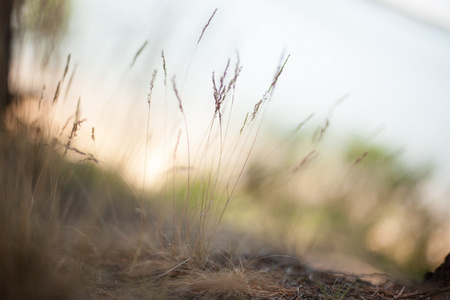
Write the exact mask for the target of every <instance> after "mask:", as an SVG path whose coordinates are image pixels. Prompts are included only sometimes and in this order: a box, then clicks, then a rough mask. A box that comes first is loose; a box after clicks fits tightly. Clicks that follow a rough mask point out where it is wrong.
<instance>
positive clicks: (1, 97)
mask: <svg viewBox="0 0 450 300" xmlns="http://www.w3.org/2000/svg"><path fill="white" fill-rule="evenodd" d="M13 2H14V0H1V1H0V118H3V114H4V112H5V108H6V107H7V106H8V105H9V104H10V103H11V95H10V93H9V92H10V91H9V84H8V77H9V66H10V59H11V41H12V28H11V15H12V11H13Z"/></svg>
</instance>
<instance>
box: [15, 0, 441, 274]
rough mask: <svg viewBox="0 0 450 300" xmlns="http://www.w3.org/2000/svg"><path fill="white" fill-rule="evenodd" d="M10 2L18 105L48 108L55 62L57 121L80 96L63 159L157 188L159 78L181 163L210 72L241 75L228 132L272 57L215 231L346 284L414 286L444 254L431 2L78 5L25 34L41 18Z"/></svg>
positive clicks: (167, 127)
mask: <svg viewBox="0 0 450 300" xmlns="http://www.w3.org/2000/svg"><path fill="white" fill-rule="evenodd" d="M25 3H26V4H25V5H26V6H25V8H26V9H25V13H27V14H28V16H27V18H26V20H29V24H25V25H24V26H25V27H27V26H28V27H27V30H25V31H24V33H23V34H22V35H20V38H17V39H16V46H17V47H16V49H17V50H16V52H15V53H14V55H15V56H14V59H15V60H14V64H13V67H12V70H13V71H12V73H13V75H12V76H13V78H14V80H13V82H14V86H15V89H16V90H19V91H21V93H24V94H27V97H28V98H29V99H30V101H29V103H28V102H27V103H28V104H27V105H30V107H32V106H33V105H34V106H36V105H37V102H38V100H39V98H40V95H41V94H43V95H44V99H48V101H51V99H52V98H53V95H54V91H55V90H56V86H57V83H58V81H59V80H60V78H61V75H62V73H63V71H64V65H65V63H66V60H67V56H68V54H70V55H71V56H70V60H71V62H70V69H69V73H68V74H69V75H67V76H68V78H70V80H68V79H67V80H66V88H65V90H64V93H63V94H61V96H60V97H61V99H62V100H61V101H59V102H58V107H57V113H56V114H55V118H56V119H57V122H56V123H58V124H64V123H65V122H66V121H67V118H68V117H69V116H70V115H71V114H73V113H74V112H75V109H76V107H77V104H78V100H80V108H81V115H82V118H86V120H87V121H86V122H85V123H84V124H83V126H84V127H85V130H84V131H83V130H82V131H80V133H79V137H78V138H77V140H76V145H77V147H79V148H80V149H85V150H86V151H90V152H91V153H95V155H96V156H97V157H98V158H99V159H101V160H104V161H105V162H108V163H110V164H112V165H114V166H116V167H117V168H118V169H119V170H120V171H121V172H122V174H123V175H124V176H125V177H126V178H127V180H129V181H130V182H132V183H133V184H135V185H136V186H139V187H141V184H142V178H143V174H144V173H145V178H146V180H144V185H145V186H146V188H148V189H150V190H152V191H155V193H157V191H158V189H160V188H161V186H164V179H165V178H166V177H165V175H164V174H166V172H167V171H168V170H169V169H170V168H171V165H170V162H168V160H169V161H170V158H171V157H173V152H174V147H175V144H177V145H178V144H179V153H180V154H179V155H178V157H179V161H178V163H179V164H180V165H183V164H186V159H185V158H186V153H187V145H186V144H185V143H184V139H185V137H184V135H185V133H186V132H185V128H184V124H183V118H182V116H181V115H180V114H178V113H177V105H178V104H177V99H176V97H175V94H174V92H173V89H172V78H173V77H174V76H175V78H176V82H177V86H178V90H179V93H180V97H181V99H182V100H183V103H184V107H185V113H186V119H187V121H188V127H189V130H188V132H189V135H190V140H191V145H192V156H194V154H197V153H200V151H199V150H196V149H197V148H196V146H195V145H197V144H198V145H201V141H202V140H201V138H202V136H203V134H204V132H205V130H206V129H207V128H208V124H209V122H210V120H211V117H212V115H213V112H214V98H213V88H212V82H211V74H212V72H213V71H215V72H216V78H218V77H220V76H221V75H220V74H222V73H223V70H224V69H225V67H226V65H227V60H228V59H230V61H231V62H230V73H232V71H231V70H232V69H233V68H234V65H235V63H236V62H237V61H238V60H239V62H240V64H241V65H242V66H243V68H242V72H241V74H240V76H239V79H238V82H237V85H236V91H235V99H234V102H233V103H234V104H233V119H232V122H231V125H230V128H231V129H233V130H234V131H235V132H236V134H237V135H239V130H240V128H241V127H242V124H243V122H244V118H245V115H246V113H247V112H252V111H253V107H254V105H255V103H257V102H258V101H259V100H260V99H261V97H262V95H263V94H264V92H265V91H266V90H267V89H268V88H269V86H270V84H271V83H272V81H273V78H274V74H275V73H276V71H277V67H279V66H280V65H281V64H282V63H283V62H284V60H285V59H286V57H287V56H288V55H289V60H288V62H287V63H286V66H285V68H284V69H283V73H282V76H281V77H280V78H279V81H278V83H277V86H276V89H275V91H274V93H273V96H272V97H271V98H270V101H269V102H268V103H267V106H266V108H265V110H264V118H263V119H262V121H261V122H262V123H261V130H260V131H259V133H258V143H257V144H256V145H255V147H254V150H253V153H252V156H251V158H250V159H249V161H248V163H247V165H246V170H245V174H244V176H243V177H242V178H241V181H240V185H239V193H238V194H236V196H235V197H234V198H233V201H232V203H231V204H230V206H229V207H227V211H226V214H225V216H224V218H223V224H225V225H227V226H229V227H232V228H233V229H234V230H246V231H248V232H250V233H251V234H252V236H255V237H257V239H259V240H265V239H267V240H268V241H271V242H274V241H275V242H274V243H276V244H277V245H278V247H280V248H282V249H288V250H287V251H290V252H293V253H295V254H296V255H300V256H302V257H304V258H305V259H306V260H307V261H308V262H310V263H311V264H313V265H314V266H318V267H324V268H330V267H334V268H340V269H343V270H348V271H353V272H366V271H375V270H378V269H382V270H389V271H392V272H400V273H401V272H406V273H408V274H414V276H417V277H420V276H421V274H423V272H424V271H425V270H426V269H429V268H431V267H433V266H436V265H438V264H439V263H440V262H441V261H442V260H443V258H444V256H445V254H446V253H447V252H448V251H449V249H450V231H449V227H448V225H449V224H448V221H447V218H448V212H449V203H448V200H447V199H448V192H449V190H448V188H449V183H450V182H449V178H450V159H449V156H448V153H449V152H450V118H449V117H448V116H449V114H450V98H449V97H450V84H449V82H450V21H449V20H450V5H449V4H448V3H446V1H438V0H435V1H430V0H428V1H420V0H417V1H394V0H389V1H388V0H384V1H357V0H340V1H326V0H303V1H288V0H283V1H277V2H274V1H201V0H198V1H145V0H142V1H138V0H136V1H126V2H124V1H90V0H89V1H88V0H78V1H67V2H66V3H67V5H65V6H63V7H62V8H61V9H60V10H58V11H57V14H56V10H55V12H52V14H49V15H44V16H45V18H46V19H47V21H48V18H52V16H54V18H55V20H58V21H57V22H56V21H55V23H54V26H55V27H56V28H52V27H51V26H50V27H49V28H44V27H42V28H41V27H39V26H36V24H38V25H39V24H46V20H43V19H42V16H40V15H37V14H35V13H34V12H35V11H36V10H34V7H33V1H25ZM49 3H50V4H49V7H51V6H52V5H53V6H54V7H57V6H58V1H53V2H52V1H49ZM216 8H217V12H216V14H215V15H214V18H213V19H212V20H211V23H210V25H209V26H208V28H207V29H206V30H205V33H204V35H203V36H202V39H201V41H200V42H199V43H198V39H199V36H200V33H201V32H202V29H203V28H204V26H205V24H206V23H207V21H208V19H209V18H210V17H211V15H212V13H213V12H214V10H215V9H216ZM50 23H51V22H50ZM41 29H42V30H41ZM49 37H55V39H52V38H49ZM161 51H164V58H165V60H166V69H165V70H164V69H163V59H162V57H161ZM49 53H50V55H49ZM155 69H156V70H157V72H158V75H157V78H156V81H155V87H154V88H153V90H152V102H151V117H150V122H149V123H150V131H149V138H150V141H151V143H150V146H149V147H147V148H148V149H147V150H146V135H147V133H146V124H147V122H148V119H147V114H148V103H147V95H148V93H149V84H150V81H151V78H152V74H153V71H154V70H155ZM165 71H166V72H167V77H165V76H164V72H165ZM165 79H166V81H165ZM68 82H70V84H69V83H68ZM44 86H45V89H43V87H44ZM30 103H31V104H30ZM29 109H33V108H29ZM34 109H35V108H34ZM305 120H307V122H306V123H305V124H304V126H302V127H301V128H300V130H298V131H295V129H296V128H297V126H298V125H299V124H302V122H303V121H305ZM60 126H61V125H60ZM92 127H94V128H95V133H96V138H95V142H94V141H93V140H92V139H91V128H92ZM179 132H182V136H183V137H182V138H181V139H180V141H177V136H178V134H179ZM322 133H323V134H322ZM200 147H201V146H200ZM200 147H199V149H200ZM146 151H147V157H146V155H145V153H146ZM228 151H232V150H228ZM230 156H231V157H233V156H232V155H230ZM168 157H169V158H168ZM180 157H181V158H180ZM234 159H235V160H236V161H237V162H241V159H242V157H239V155H238V156H237V157H234ZM229 163H230V164H232V163H233V161H231V162H229ZM198 169H199V170H200V171H199V172H201V171H202V170H203V169H201V168H198ZM227 176H228V174H227ZM229 176H230V177H227V178H231V179H230V180H234V179H235V177H233V176H236V175H235V174H233V172H231V173H230V175H229ZM161 178H162V179H161ZM192 184H193V186H196V183H192ZM192 192H193V193H195V192H198V193H201V185H199V187H198V189H196V188H193V189H192ZM217 198H218V199H219V200H218V201H219V203H221V202H220V201H226V200H223V199H222V200H220V197H219V196H218V197H217ZM225 198H226V197H225ZM363 262H368V264H367V265H366V264H365V263H363ZM373 266H375V268H374V267H373Z"/></svg>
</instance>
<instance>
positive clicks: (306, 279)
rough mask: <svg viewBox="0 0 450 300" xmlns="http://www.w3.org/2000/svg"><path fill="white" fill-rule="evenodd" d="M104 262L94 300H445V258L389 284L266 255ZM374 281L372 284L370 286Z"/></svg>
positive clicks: (449, 291) (449, 288)
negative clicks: (419, 278) (421, 273)
mask: <svg viewBox="0 0 450 300" xmlns="http://www.w3.org/2000/svg"><path fill="white" fill-rule="evenodd" d="M122 258H123V264H121V263H120V262H119V261H120V260H117V257H116V259H115V262H105V263H104V264H102V265H99V266H97V268H96V273H97V275H96V276H94V277H96V278H92V282H95V284H94V285H93V290H91V292H92V296H93V298H95V299H450V284H449V274H450V273H449V269H450V268H449V267H450V264H449V262H450V255H449V256H448V257H447V258H446V260H445V262H444V263H443V264H442V265H441V266H440V267H439V268H438V269H437V270H436V271H435V272H434V273H431V272H430V273H428V274H427V275H426V276H425V279H424V281H423V282H416V283H411V282H410V283H407V284H406V283H404V284H400V283H397V282H394V281H392V280H390V279H388V278H387V277H385V276H384V275H380V274H375V275H359V276H355V275H350V274H342V273H338V272H324V271H316V270H312V269H310V268H309V267H307V266H306V265H305V264H303V263H302V262H301V261H299V260H298V259H295V258H293V257H289V256H278V255H273V256H271V255H268V256H264V257H256V258H241V259H240V260H239V262H236V261H235V260H234V259H233V258H231V257H226V256H223V255H222V256H216V257H212V258H210V260H208V261H205V263H204V265H203V266H202V267H200V268H198V267H197V268H196V269H195V268H193V266H192V264H191V263H192V262H191V260H190V259H185V260H182V261H181V262H178V263H173V264H172V266H171V267H169V265H170V263H169V264H168V265H165V267H162V265H161V261H164V258H162V257H160V256H158V255H154V256H153V257H152V256H151V255H150V256H148V257H147V258H146V259H145V261H144V260H143V261H141V262H140V263H138V264H136V265H135V267H134V268H133V270H130V268H129V264H127V263H125V261H127V260H128V259H127V258H126V257H125V256H123V257H122ZM374 282H378V283H374Z"/></svg>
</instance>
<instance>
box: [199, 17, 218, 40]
mask: <svg viewBox="0 0 450 300" xmlns="http://www.w3.org/2000/svg"><path fill="white" fill-rule="evenodd" d="M216 11H217V8H216V9H215V10H214V12H213V13H212V15H211V17H210V18H209V20H208V23H206V25H205V27H203V30H202V33H201V34H200V37H199V38H198V41H197V44H199V43H200V41H201V40H202V37H203V34H204V33H205V30H206V28H208V26H209V23H210V22H211V20H212V18H214V15H215V14H216Z"/></svg>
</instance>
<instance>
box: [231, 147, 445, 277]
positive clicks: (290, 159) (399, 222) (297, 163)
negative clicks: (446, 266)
mask: <svg viewBox="0 0 450 300" xmlns="http://www.w3.org/2000/svg"><path fill="white" fill-rule="evenodd" d="M308 148H311V145H308V142H305V139H302V142H293V143H290V144H287V145H284V146H281V147H280V148H279V149H278V150H277V151H279V153H277V154H275V155H273V160H274V162H272V163H267V162H268V161H270V160H271V159H270V157H264V156H263V159H262V160H261V159H260V158H258V157H254V160H253V161H252V163H251V165H250V167H249V169H248V172H247V176H246V179H245V182H246V183H245V185H244V191H245V194H244V195H243V196H242V197H243V198H244V199H250V200H251V201H253V202H254V205H252V207H253V209H252V210H243V211H245V212H244V213H243V215H244V216H245V217H249V218H255V219H257V220H258V219H259V220H261V218H262V219H263V221H259V223H260V226H261V227H260V228H259V229H258V230H257V232H258V233H259V234H260V235H261V236H264V237H267V236H268V235H269V236H272V237H274V238H276V239H278V242H280V243H281V245H283V247H291V249H292V251H294V252H296V253H297V254H300V255H302V254H307V253H310V252H315V251H316V252H324V253H328V254H330V253H333V252H344V253H347V254H350V255H352V256H354V257H358V258H359V259H362V260H365V261H368V262H369V263H371V264H373V265H375V266H377V267H378V268H380V269H382V270H385V271H391V272H397V274H399V273H398V272H400V273H403V274H409V275H411V276H413V277H415V278H420V277H421V276H422V275H423V274H424V272H425V270H427V269H430V268H431V267H432V266H435V265H436V264H438V263H439V261H440V260H441V257H443V256H445V254H446V252H445V251H447V248H448V245H446V246H445V245H443V244H442V243H441V242H438V241H440V240H442V233H443V232H445V230H446V228H447V226H448V222H447V221H446V220H445V219H442V218H441V217H440V216H438V215H437V214H436V213H435V211H433V210H432V209H431V208H429V207H427V206H426V204H425V202H424V201H422V200H423V198H424V197H426V195H425V194H424V193H423V185H424V184H425V183H426V180H427V179H428V177H429V175H430V174H431V169H430V167H428V166H415V165H414V164H413V163H405V162H404V161H402V160H401V155H399V154H398V153H395V152H393V151H392V150H390V149H389V148H388V147H384V146H379V145H374V144H370V143H365V142H363V140H358V139H355V140H352V141H350V142H348V144H347V146H346V147H344V151H343V152H342V153H336V151H335V150H332V149H327V148H325V149H322V150H321V151H319V150H318V149H316V150H312V151H311V152H307V151H305V150H302V149H308ZM340 148H342V147H340ZM292 153H300V155H292ZM238 210H240V209H238ZM234 213H236V214H239V212H234ZM230 215H231V213H230ZM244 216H242V218H245V217H244ZM444 236H445V234H444ZM444 244H445V243H444ZM437 253H440V254H439V255H437Z"/></svg>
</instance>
